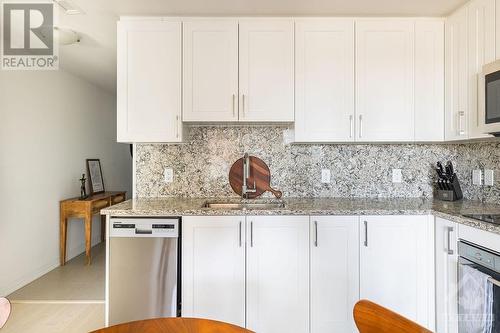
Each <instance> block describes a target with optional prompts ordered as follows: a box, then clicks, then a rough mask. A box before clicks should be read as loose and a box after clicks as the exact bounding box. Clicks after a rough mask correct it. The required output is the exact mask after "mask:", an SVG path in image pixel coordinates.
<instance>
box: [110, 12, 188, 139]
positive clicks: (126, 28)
mask: <svg viewBox="0 0 500 333" xmlns="http://www.w3.org/2000/svg"><path fill="white" fill-rule="evenodd" d="M117 42H118V45H117V47H118V54H117V61H118V70H117V82H118V84H117V141H118V142H180V141H181V140H182V123H181V79H182V77H181V70H182V68H181V53H182V50H181V22H180V21H162V20H144V21H141V20H130V21H119V22H118V41H117Z"/></svg>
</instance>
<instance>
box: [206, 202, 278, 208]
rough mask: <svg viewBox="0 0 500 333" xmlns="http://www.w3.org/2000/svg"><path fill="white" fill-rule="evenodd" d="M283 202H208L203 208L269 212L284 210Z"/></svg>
mask: <svg viewBox="0 0 500 333" xmlns="http://www.w3.org/2000/svg"><path fill="white" fill-rule="evenodd" d="M285 207H286V206H285V203H284V202H210V201H207V202H205V204H204V205H203V208H207V209H229V210H231V209H234V210H251V209H260V210H269V209H282V208H285Z"/></svg>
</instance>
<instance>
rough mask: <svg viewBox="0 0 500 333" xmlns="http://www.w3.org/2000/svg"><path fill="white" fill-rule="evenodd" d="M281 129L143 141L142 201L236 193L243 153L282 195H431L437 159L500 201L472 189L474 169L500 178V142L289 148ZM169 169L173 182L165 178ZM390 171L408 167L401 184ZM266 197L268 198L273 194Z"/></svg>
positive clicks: (194, 131)
mask: <svg viewBox="0 0 500 333" xmlns="http://www.w3.org/2000/svg"><path fill="white" fill-rule="evenodd" d="M287 132H288V130H287V128H286V127H281V126H262V127H260V126H253V127H247V126H244V127H222V126H203V127H191V128H190V134H189V139H188V140H187V142H186V143H185V144H179V145H166V144H137V147H136V194H137V196H138V197H172V196H179V197H227V196H232V197H234V196H236V194H235V193H234V192H233V191H232V189H231V187H230V186H229V182H228V173H229V169H230V167H231V165H232V163H233V162H234V161H236V160H237V159H238V158H240V157H242V156H243V154H244V152H248V153H250V155H255V156H258V157H260V158H261V159H263V160H264V161H265V162H266V163H267V164H268V165H269V168H270V169H271V185H272V186H273V187H274V188H276V189H280V190H281V191H283V195H284V197H285V198H286V197H384V198H387V197H401V198H409V197H432V196H433V188H434V187H433V182H434V181H435V179H436V174H435V172H434V169H433V167H434V165H435V163H436V161H438V160H441V161H443V162H445V161H447V160H451V161H452V162H453V163H454V165H455V169H456V170H457V171H458V173H459V179H460V181H461V183H462V190H463V192H464V197H465V198H468V199H475V200H483V201H487V202H500V187H499V183H498V182H496V181H495V183H496V184H495V186H493V187H482V186H472V185H471V184H470V183H471V179H470V178H471V177H470V173H471V171H472V169H475V168H481V169H482V168H486V169H493V170H495V176H496V177H495V178H498V176H499V175H500V173H499V172H498V171H497V170H500V141H494V142H491V141H490V142H482V143H467V144H332V145H323V144H314V145H298V144H288V143H286V136H287ZM164 168H172V169H173V170H174V182H173V183H169V184H167V183H165V182H164V181H163V170H164ZM323 168H326V169H330V170H331V183H330V184H322V183H321V169H323ZM392 169H402V173H403V182H402V183H399V184H394V183H392ZM266 196H269V194H267V195H266Z"/></svg>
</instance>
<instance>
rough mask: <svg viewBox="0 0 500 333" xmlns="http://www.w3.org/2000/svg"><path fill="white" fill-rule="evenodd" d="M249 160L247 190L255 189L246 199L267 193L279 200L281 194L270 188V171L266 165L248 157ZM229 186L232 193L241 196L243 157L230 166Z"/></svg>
mask: <svg viewBox="0 0 500 333" xmlns="http://www.w3.org/2000/svg"><path fill="white" fill-rule="evenodd" d="M249 160H250V176H249V177H248V181H247V187H248V188H249V189H254V188H255V189H256V192H254V193H250V192H249V193H248V199H254V198H257V197H259V196H261V195H262V194H263V193H265V192H267V191H269V192H272V193H273V194H274V196H275V197H276V198H278V199H279V198H281V196H282V195H283V193H282V192H281V191H277V190H274V189H273V188H271V171H270V170H269V167H268V166H267V164H266V163H265V162H264V161H263V160H261V159H260V158H258V157H255V156H250V157H249ZM254 183H255V187H254ZM229 184H230V185H231V188H232V189H233V191H234V192H236V193H237V194H238V195H241V188H242V186H243V157H242V158H240V159H239V160H237V161H236V162H234V164H233V165H232V166H231V170H229Z"/></svg>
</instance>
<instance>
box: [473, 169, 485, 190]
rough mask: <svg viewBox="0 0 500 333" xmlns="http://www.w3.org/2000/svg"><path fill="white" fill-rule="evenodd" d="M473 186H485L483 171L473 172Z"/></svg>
mask: <svg viewBox="0 0 500 333" xmlns="http://www.w3.org/2000/svg"><path fill="white" fill-rule="evenodd" d="M472 185H479V186H481V185H483V171H482V170H479V169H476V170H472Z"/></svg>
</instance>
